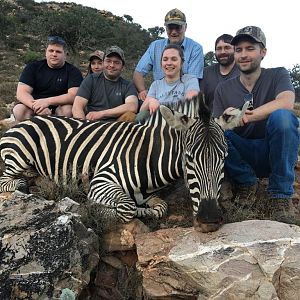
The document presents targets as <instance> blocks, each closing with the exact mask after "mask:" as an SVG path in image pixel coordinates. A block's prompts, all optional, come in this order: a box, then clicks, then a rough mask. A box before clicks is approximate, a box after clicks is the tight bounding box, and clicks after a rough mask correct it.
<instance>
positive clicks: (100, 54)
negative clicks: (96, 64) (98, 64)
mask: <svg viewBox="0 0 300 300" xmlns="http://www.w3.org/2000/svg"><path fill="white" fill-rule="evenodd" d="M94 57H97V58H99V59H101V60H103V59H104V52H103V51H101V50H96V51H94V52H93V53H91V54H90V58H89V61H91V60H92V59H93V58H94Z"/></svg>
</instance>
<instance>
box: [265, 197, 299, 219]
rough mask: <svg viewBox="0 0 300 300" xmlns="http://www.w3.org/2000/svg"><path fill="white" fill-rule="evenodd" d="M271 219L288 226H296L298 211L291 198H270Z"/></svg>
mask: <svg viewBox="0 0 300 300" xmlns="http://www.w3.org/2000/svg"><path fill="white" fill-rule="evenodd" d="M268 209H269V212H270V219H271V220H274V221H278V222H282V223H287V224H296V211H295V207H294V206H293V204H292V200H291V199H290V198H270V199H269V203H268Z"/></svg>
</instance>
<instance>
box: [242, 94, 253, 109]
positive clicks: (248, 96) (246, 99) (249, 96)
mask: <svg viewBox="0 0 300 300" xmlns="http://www.w3.org/2000/svg"><path fill="white" fill-rule="evenodd" d="M244 101H245V102H247V101H249V106H248V109H249V110H253V108H254V107H253V94H252V93H249V94H246V95H245V96H244Z"/></svg>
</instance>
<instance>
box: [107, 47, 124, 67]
mask: <svg viewBox="0 0 300 300" xmlns="http://www.w3.org/2000/svg"><path fill="white" fill-rule="evenodd" d="M113 53H114V54H117V55H118V56H120V58H121V60H122V62H123V65H125V55H124V51H123V50H122V49H121V48H120V47H118V46H111V47H109V48H107V49H106V50H105V57H106V56H109V55H111V54H113Z"/></svg>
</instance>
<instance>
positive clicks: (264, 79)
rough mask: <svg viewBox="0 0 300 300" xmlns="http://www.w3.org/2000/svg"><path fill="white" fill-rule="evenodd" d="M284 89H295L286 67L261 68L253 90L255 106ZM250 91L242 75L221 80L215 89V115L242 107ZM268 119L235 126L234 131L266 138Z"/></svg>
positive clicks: (270, 98) (248, 136)
mask: <svg viewBox="0 0 300 300" xmlns="http://www.w3.org/2000/svg"><path fill="white" fill-rule="evenodd" d="M284 91H293V92H294V87H293V85H292V82H291V78H290V75H289V72H288V71H287V70H286V69H285V68H282V67H280V68H270V69H261V74H260V76H259V78H258V79H257V81H256V83H255V85H254V87H253V90H252V95H253V107H254V108H257V107H259V106H262V105H263V104H265V103H268V102H270V101H272V100H274V99H275V98H276V97H277V95H278V94H280V93H281V92H284ZM246 94H249V91H248V90H247V89H246V88H245V87H244V86H243V84H242V83H241V81H240V77H236V78H232V79H229V80H226V81H224V82H221V83H220V84H219V85H218V86H217V88H216V91H215V96H214V105H213V115H214V117H219V116H220V115H222V113H223V112H224V110H225V109H226V108H228V107H242V106H243V104H244V103H245V100H244V97H245V95H246ZM266 122H267V119H266V120H262V121H258V122H251V123H249V124H247V125H246V126H242V127H238V128H235V129H234V131H235V132H236V133H238V134H239V135H241V136H243V137H247V138H253V139H255V138H264V136H265V126H266Z"/></svg>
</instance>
